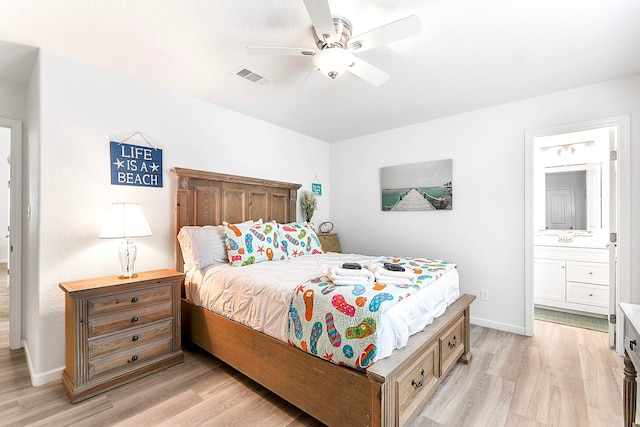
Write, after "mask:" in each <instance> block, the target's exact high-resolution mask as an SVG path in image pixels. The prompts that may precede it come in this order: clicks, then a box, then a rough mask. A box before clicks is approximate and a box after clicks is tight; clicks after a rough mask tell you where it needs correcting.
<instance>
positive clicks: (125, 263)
mask: <svg viewBox="0 0 640 427" xmlns="http://www.w3.org/2000/svg"><path fill="white" fill-rule="evenodd" d="M137 252H138V249H137V248H136V245H135V244H134V243H133V240H131V239H124V240H123V241H122V243H121V244H120V247H119V248H118V255H119V257H120V266H121V267H122V270H121V272H122V274H120V276H118V278H119V279H131V278H133V277H138V274H137V273H134V271H135V270H134V269H133V264H134V263H135V261H136V254H137Z"/></svg>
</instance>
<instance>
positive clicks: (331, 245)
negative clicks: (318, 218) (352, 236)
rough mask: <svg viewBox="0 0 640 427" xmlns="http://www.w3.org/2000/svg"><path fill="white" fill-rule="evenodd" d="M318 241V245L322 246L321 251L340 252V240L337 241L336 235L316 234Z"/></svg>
mask: <svg viewBox="0 0 640 427" xmlns="http://www.w3.org/2000/svg"><path fill="white" fill-rule="evenodd" d="M318 239H319V240H320V245H322V250H323V251H325V252H341V251H342V249H340V240H338V235H337V234H336V233H318Z"/></svg>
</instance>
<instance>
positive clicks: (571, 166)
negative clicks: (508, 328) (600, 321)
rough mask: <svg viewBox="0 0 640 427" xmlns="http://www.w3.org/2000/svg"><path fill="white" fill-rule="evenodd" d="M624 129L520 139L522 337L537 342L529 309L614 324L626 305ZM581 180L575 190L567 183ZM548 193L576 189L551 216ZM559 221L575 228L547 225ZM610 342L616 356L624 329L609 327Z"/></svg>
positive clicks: (566, 129)
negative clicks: (541, 308)
mask: <svg viewBox="0 0 640 427" xmlns="http://www.w3.org/2000/svg"><path fill="white" fill-rule="evenodd" d="M629 123H630V120H629V116H619V117H612V118H607V119H601V120H591V121H587V122H581V123H575V124H568V125H562V126H555V127H552V128H545V129H538V130H532V131H527V132H526V133H525V333H526V334H527V335H530V336H531V335H533V334H534V305H535V306H546V308H549V307H551V308H558V309H559V310H561V311H565V312H576V313H579V314H584V313H587V314H589V313H592V314H593V315H595V316H600V317H606V318H607V319H609V320H610V321H611V322H615V320H616V318H617V316H616V314H618V313H617V312H618V304H617V303H618V302H621V301H622V302H627V301H629V298H630V281H629V266H630V264H629V263H628V256H629V247H630V243H629V241H628V237H626V236H629V232H628V231H629V222H630V218H629V215H628V212H629V203H630V198H629V187H630V176H629V146H630V137H629V136H630V135H629ZM576 171H579V172H580V174H578V175H575V174H573V173H574V172H576ZM580 177H584V178H581V179H582V181H581V183H580V185H577V184H575V183H572V182H571V181H569V180H570V179H573V180H576V179H579V178H580ZM554 182H555V184H553V183H554ZM547 183H550V184H549V185H547ZM553 185H556V186H557V187H558V188H569V187H570V188H573V189H574V200H573V201H571V200H568V199H570V198H565V199H563V200H562V201H557V204H556V205H555V206H554V208H555V211H554V212H553V213H551V214H550V213H549V212H548V210H547V209H546V203H545V200H546V195H547V191H548V190H550V192H551V193H554V190H553ZM550 187H551V188H550ZM576 188H577V189H578V190H577V191H576V190H575V189H576ZM572 211H573V212H572ZM560 214H563V215H562V216H568V217H571V218H572V219H571V220H567V221H566V222H567V223H569V224H570V225H571V222H572V221H573V222H574V224H576V225H577V224H579V226H577V228H576V226H572V227H573V228H571V227H566V224H565V225H562V226H559V225H557V224H556V225H554V224H548V223H547V219H549V217H550V216H554V215H555V218H556V220H557V218H558V217H559V215H560ZM609 336H610V340H609V341H610V345H611V346H615V348H616V350H617V351H618V353H621V351H622V325H621V322H620V323H609Z"/></svg>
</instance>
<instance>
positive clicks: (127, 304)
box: [87, 286, 171, 318]
mask: <svg viewBox="0 0 640 427" xmlns="http://www.w3.org/2000/svg"><path fill="white" fill-rule="evenodd" d="M164 301H171V286H158V287H155V288H148V289H140V290H136V291H133V292H123V293H120V294H113V295H107V296H103V297H94V298H89V299H88V301H87V304H88V315H89V318H91V316H93V315H97V314H101V313H113V311H114V310H126V309H127V308H131V309H135V308H138V307H142V306H145V305H152V304H155V303H157V302H164Z"/></svg>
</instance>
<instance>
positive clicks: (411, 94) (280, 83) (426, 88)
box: [0, 0, 640, 142]
mask: <svg viewBox="0 0 640 427" xmlns="http://www.w3.org/2000/svg"><path fill="white" fill-rule="evenodd" d="M329 4H330V7H331V10H332V12H333V14H334V15H341V16H344V17H346V18H348V19H349V20H350V21H351V23H352V24H353V27H354V30H353V33H354V35H357V34H359V33H362V32H365V31H368V30H370V29H372V28H375V27H378V26H380V25H383V24H386V23H388V22H390V21H393V20H396V19H399V18H402V17H405V16H407V15H410V14H416V15H418V16H419V17H420V19H421V22H422V27H423V32H422V34H421V35H420V36H416V37H413V38H410V39H406V40H403V41H399V42H396V43H393V44H390V45H387V46H383V47H379V48H376V49H372V50H368V51H366V52H362V53H359V54H357V56H358V57H359V58H361V59H363V60H366V61H368V62H369V63H371V64H372V65H375V66H376V67H378V68H380V69H382V70H384V71H385V72H387V73H388V74H390V75H391V78H390V79H389V80H388V81H387V82H386V83H385V84H384V85H382V86H380V87H374V86H371V85H369V84H367V83H366V82H364V81H362V80H360V79H358V78H357V77H355V76H354V75H352V74H349V73H347V74H345V75H344V76H341V77H340V78H339V79H336V80H333V81H332V80H330V79H328V78H326V77H324V76H322V75H321V74H320V73H319V72H317V71H316V72H313V73H311V74H310V72H311V70H312V68H313V66H312V63H311V58H309V57H279V56H278V57H277V56H253V55H252V56H250V55H247V54H246V52H245V47H246V46H291V47H308V48H315V45H314V42H313V36H312V33H311V20H310V18H309V16H308V14H307V11H306V9H305V7H304V3H303V2H302V0H277V1H265V0H181V1H176V0H102V1H98V0H95V1H87V0H57V1H50V0H20V1H16V0H0V10H1V11H2V12H1V13H0V40H2V41H6V42H12V43H19V44H21V45H30V46H36V47H43V48H47V49H50V50H53V51H57V52H60V53H62V54H64V55H66V56H68V57H71V58H76V59H79V60H81V61H85V62H89V63H92V64H95V65H97V66H99V67H104V68H107V69H111V70H113V71H116V72H118V73H122V74H126V75H131V76H135V77H137V78H140V79H143V80H146V81H150V82H153V83H156V84H159V85H161V86H163V87H167V88H170V89H172V90H177V91H180V92H184V93H187V94H189V95H191V96H194V97H196V98H200V99H203V100H206V101H209V102H212V103H214V104H217V105H221V106H224V107H227V108H229V109H232V110H235V111H238V112H241V113H244V114H247V115H249V116H252V117H255V118H258V119H261V120H265V121H267V122H270V123H274V124H276V125H279V126H282V127H285V128H288V129H292V130H294V131H297V132H300V133H302V134H305V135H309V136H312V137H315V138H318V139H320V140H323V141H328V142H333V141H338V140H343V139H346V138H350V137H356V136H360V135H365V134H369V133H373V132H378V131H383V130H386V129H392V128H396V127H400V126H405V125H409V124H413V123H417V122H421V121H425V120H431V119H434V118H438V117H444V116H448V115H452V114H456V113H461V112H465V111H470V110H474V109H478V108H482V107H487V106H491V105H496V104H500V103H504V102H509V101H514V100H518V99H523V98H528V97H532V96H537V95H541V94H545V93H550V92H555V91H558V90H563V89H568V88H572V87H577V86H582V85H585V84H590V83H595V82H599V81H604V80H608V79H613V78H617V77H621V76H625V75H631V74H636V73H640V1H638V0H518V1H515V0H483V1H470V0H448V1H445V0H352V1H347V0H341V1H339V0H329ZM32 60H33V50H30V49H27V48H25V47H24V46H15V45H13V44H8V43H0V79H2V80H8V81H13V82H17V83H22V84H24V83H25V82H26V78H27V76H28V69H29V67H30V64H31V62H29V61H32ZM243 67H247V68H249V69H251V70H253V71H255V72H257V73H259V74H262V75H264V76H266V77H268V78H270V79H272V83H271V84H270V85H268V86H259V85H256V84H252V83H249V82H247V81H245V80H242V79H240V78H239V77H237V76H235V71H237V70H238V69H240V68H243Z"/></svg>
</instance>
